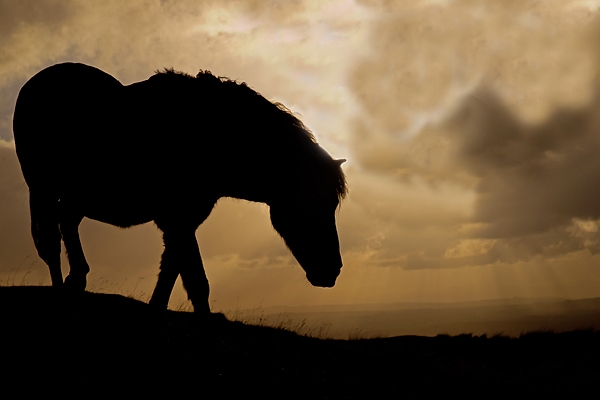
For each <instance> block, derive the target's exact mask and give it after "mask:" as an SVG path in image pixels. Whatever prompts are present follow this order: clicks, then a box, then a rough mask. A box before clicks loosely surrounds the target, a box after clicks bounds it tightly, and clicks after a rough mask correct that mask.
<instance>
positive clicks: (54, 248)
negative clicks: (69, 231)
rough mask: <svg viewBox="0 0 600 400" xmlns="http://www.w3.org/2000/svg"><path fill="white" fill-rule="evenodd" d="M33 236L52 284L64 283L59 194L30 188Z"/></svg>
mask: <svg viewBox="0 0 600 400" xmlns="http://www.w3.org/2000/svg"><path fill="white" fill-rule="evenodd" d="M29 207H30V212H31V236H32V237H33V242H34V244H35V248H36V250H37V252H38V255H39V256H40V258H41V259H42V260H44V262H45V263H46V264H48V268H49V269H50V279H51V280H52V286H60V285H62V283H63V279H62V272H61V270H60V252H61V246H60V240H61V233H60V225H59V212H58V207H59V200H58V196H55V195H53V194H52V192H47V191H43V190H36V189H32V188H30V190H29Z"/></svg>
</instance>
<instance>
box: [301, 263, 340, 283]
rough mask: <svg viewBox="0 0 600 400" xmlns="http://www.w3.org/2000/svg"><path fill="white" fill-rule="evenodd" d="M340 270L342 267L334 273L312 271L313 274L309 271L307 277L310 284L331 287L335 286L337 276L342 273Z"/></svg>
mask: <svg viewBox="0 0 600 400" xmlns="http://www.w3.org/2000/svg"><path fill="white" fill-rule="evenodd" d="M340 272H341V267H340V268H339V269H338V270H337V271H336V272H335V273H333V274H332V273H328V274H324V273H321V272H319V273H312V274H308V273H307V274H306V279H308V281H309V282H310V284H311V285H313V286H318V287H324V288H331V287H334V286H335V281H336V280H337V277H338V276H339V275H340Z"/></svg>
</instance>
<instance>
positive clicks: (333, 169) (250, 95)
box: [150, 68, 348, 202]
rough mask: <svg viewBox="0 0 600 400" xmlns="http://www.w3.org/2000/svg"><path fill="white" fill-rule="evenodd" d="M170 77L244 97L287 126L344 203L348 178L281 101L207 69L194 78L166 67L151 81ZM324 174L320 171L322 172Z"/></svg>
mask: <svg viewBox="0 0 600 400" xmlns="http://www.w3.org/2000/svg"><path fill="white" fill-rule="evenodd" d="M156 78H168V79H172V80H174V81H175V80H177V81H180V82H182V83H183V82H189V83H195V84H198V85H201V86H202V88H203V90H210V91H214V92H213V93H215V92H216V93H223V94H221V96H227V95H229V94H232V96H231V97H233V96H235V97H236V98H243V99H245V100H247V101H249V102H252V103H253V104H254V105H256V106H257V108H260V109H262V110H264V111H265V112H266V113H268V114H270V115H271V117H273V118H274V119H275V122H274V123H277V124H280V125H281V126H284V127H285V128H286V129H285V130H286V131H287V132H288V135H290V136H289V137H288V138H287V139H288V140H290V141H292V142H294V144H295V145H299V146H301V147H302V148H304V149H305V150H306V151H307V153H308V154H310V155H312V157H314V158H315V159H317V160H321V161H322V164H323V165H324V167H325V168H323V171H325V172H326V176H323V178H324V180H325V181H326V182H328V183H329V184H330V185H331V186H333V189H334V190H335V193H336V195H337V197H338V201H340V202H341V201H342V200H343V199H344V198H345V197H346V195H347V194H348V185H347V182H346V176H345V175H344V172H343V171H342V168H341V167H340V164H339V163H338V162H336V161H335V160H333V159H332V158H331V156H330V155H329V154H328V153H327V152H325V151H324V150H323V149H322V148H321V147H320V146H319V145H318V142H317V139H316V138H315V136H314V134H313V133H312V132H311V131H310V129H308V127H307V126H306V125H304V123H303V122H302V121H301V120H300V119H298V117H296V116H295V115H294V113H293V112H292V111H291V110H290V109H289V108H287V107H286V106H285V105H283V104H281V103H279V102H273V101H270V100H268V99H266V98H265V97H263V96H262V95H261V94H260V93H258V92H257V91H255V90H254V89H252V88H251V87H250V86H248V85H247V84H246V83H245V82H238V81H237V80H234V79H230V78H228V77H225V76H216V75H213V74H212V73H211V72H210V71H208V70H200V71H199V72H198V74H197V75H196V76H192V75H190V74H188V73H185V72H182V71H176V70H174V69H173V68H165V69H164V70H163V71H160V70H157V71H155V75H153V76H152V77H151V78H150V79H156ZM323 171H320V172H321V173H322V172H323Z"/></svg>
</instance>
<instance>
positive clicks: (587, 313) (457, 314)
mask: <svg viewBox="0 0 600 400" xmlns="http://www.w3.org/2000/svg"><path fill="white" fill-rule="evenodd" d="M229 315H230V317H231V318H234V319H238V320H243V321H248V322H251V323H260V324H263V325H268V326H280V325H282V324H284V325H285V324H287V325H290V326H299V325H300V323H301V322H302V321H303V322H304V324H303V329H304V330H306V331H307V332H308V330H312V331H314V332H313V333H317V334H319V333H320V332H324V331H326V334H327V336H329V337H332V338H338V339H348V338H349V337H350V338H356V337H364V338H371V337H392V336H400V335H421V336H435V335H438V334H440V333H444V334H449V335H458V334H461V333H464V332H469V333H473V334H475V335H482V334H486V335H495V334H503V335H507V336H512V337H518V336H519V335H520V334H522V333H526V332H532V331H540V330H541V331H545V330H546V331H554V332H564V331H571V330H575V329H600V298H592V299H581V300H564V299H557V298H512V299H503V300H483V301H474V302H459V303H392V304H358V305H323V306H312V307H268V308H264V309H254V310H239V311H238V312H237V314H236V313H230V314H229Z"/></svg>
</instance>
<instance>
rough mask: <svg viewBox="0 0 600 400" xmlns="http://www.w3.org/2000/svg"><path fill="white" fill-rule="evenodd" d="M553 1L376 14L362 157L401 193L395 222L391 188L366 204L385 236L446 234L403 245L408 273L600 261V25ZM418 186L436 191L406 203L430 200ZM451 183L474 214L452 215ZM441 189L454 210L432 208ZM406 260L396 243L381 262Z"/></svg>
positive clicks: (363, 66)
mask: <svg viewBox="0 0 600 400" xmlns="http://www.w3.org/2000/svg"><path fill="white" fill-rule="evenodd" d="M550 3H552V4H551V5H550ZM550 3H548V4H541V3H539V2H529V1H524V2H503V3H502V4H501V5H500V4H495V3H493V4H492V3H485V4H484V3H481V2H474V1H456V2H452V3H451V4H450V3H449V4H444V3H440V4H433V3H430V4H429V5H423V4H420V3H419V4H417V3H410V4H409V3H404V2H402V3H399V2H386V1H372V2H365V4H367V5H368V6H369V7H372V8H373V9H376V10H378V11H379V12H381V18H380V20H379V21H378V23H377V24H375V25H374V28H373V31H372V38H371V39H372V40H371V42H370V45H371V47H372V48H371V51H370V52H369V53H368V57H365V58H364V60H363V61H362V62H360V63H359V64H358V65H357V66H356V67H355V68H354V72H353V74H352V76H351V81H350V82H351V87H352V89H353V91H354V93H355V95H356V98H357V101H358V102H359V104H360V105H361V106H362V111H363V112H362V114H360V115H358V116H357V117H356V120H355V124H354V131H353V133H352V139H351V147H352V150H353V154H354V156H355V159H356V160H357V161H358V162H359V163H360V166H361V167H362V168H363V170H364V171H368V172H369V173H371V174H375V175H379V176H387V177H388V179H389V184H390V185H392V186H396V188H397V189H396V190H395V192H396V195H395V197H393V198H392V197H389V198H388V199H387V203H386V205H385V211H383V210H384V208H383V207H382V206H381V201H380V198H381V190H378V191H374V190H370V191H367V192H364V193H363V192H361V194H360V195H359V196H358V197H357V198H356V199H357V200H359V201H360V196H364V195H365V194H366V193H369V195H367V197H369V198H370V199H371V200H370V201H360V202H361V204H362V205H363V206H364V207H365V209H366V210H372V211H371V212H373V210H380V214H381V215H383V214H385V215H386V216H387V217H388V219H389V221H388V222H387V223H384V224H383V225H382V226H387V228H386V229H387V233H386V237H394V236H396V239H395V240H400V239H401V236H402V235H400V234H399V232H400V231H401V230H400V227H402V226H404V227H406V226H415V225H418V224H421V225H422V226H425V227H431V226H436V225H437V226H438V227H439V228H440V230H441V231H443V232H445V233H443V234H440V235H438V237H437V238H435V239H433V240H432V242H433V241H435V242H436V243H435V244H434V243H427V242H422V243H421V244H415V247H414V248H413V249H410V248H406V247H405V246H403V245H401V246H400V247H403V248H404V251H403V253H402V254H404V255H405V256H406V261H405V262H404V263H403V264H402V265H403V266H404V267H405V268H410V269H412V268H417V269H418V268H439V267H453V266H462V265H484V264H490V263H495V262H498V261H501V262H510V263H514V262H518V261H531V260H533V259H534V258H535V257H542V258H543V259H550V258H552V257H556V256H558V255H561V254H567V253H571V252H578V251H586V252H588V253H591V254H595V253H596V252H597V246H598V245H597V243H598V237H596V236H597V222H596V221H597V220H598V219H600V202H599V201H598V200H599V199H600V158H598V156H597V155H598V154H599V150H600V118H599V117H598V116H599V115H600V113H599V111H600V101H599V100H598V99H599V98H600V91H599V90H597V88H598V87H600V86H599V85H598V81H597V78H596V76H597V72H596V71H597V70H598V68H600V64H599V63H598V58H599V57H598V51H597V45H598V41H597V35H596V33H597V32H598V26H600V23H599V22H598V21H597V19H596V18H595V17H594V16H593V15H592V14H591V13H590V12H589V11H586V10H585V9H584V8H581V5H578V4H576V3H569V4H566V3H560V2H550ZM549 43H553V45H552V46H548V44H549ZM583 66H585V67H583ZM570 68H575V69H577V70H578V71H577V72H576V71H575V70H572V69H570ZM394 181H395V183H393V182H394ZM414 182H427V183H428V184H429V185H430V186H431V187H432V188H433V189H432V190H431V191H430V193H429V197H427V196H424V197H423V199H422V200H421V201H420V202H416V203H415V207H410V206H408V207H407V201H406V200H407V198H410V197H411V196H410V195H407V194H402V192H403V191H404V192H408V191H414V190H420V191H421V193H425V191H424V190H423V188H422V187H419V186H418V185H416V186H415V183H414ZM452 185H454V187H455V188H461V190H462V191H463V193H465V196H463V197H462V200H459V201H463V203H462V204H463V207H460V206H456V207H447V208H446V212H445V213H444V212H442V210H443V209H444V204H445V203H444V201H445V202H446V203H447V202H449V201H450V198H449V197H448V192H445V193H444V192H443V191H440V190H439V188H440V187H446V188H448V187H453V186H452ZM386 190H387V191H388V192H389V191H391V189H390V188H387V189H386ZM436 190H437V191H438V195H439V196H443V197H444V198H443V200H444V201H439V202H436V201H432V200H430V201H427V200H425V199H426V198H430V197H431V196H435V191H436ZM466 193H472V194H473V196H474V201H470V198H469V196H467V195H466ZM458 198H459V199H460V197H458ZM464 207H467V208H468V209H469V210H470V212H464ZM444 215H445V217H444ZM391 221H394V222H391ZM461 222H462V224H461ZM393 224H395V225H396V226H397V228H393V227H392V225H393ZM585 224H587V225H585ZM461 225H464V226H469V227H470V228H469V229H461V228H460V226H461ZM582 226H587V228H582ZM586 229H587V230H586ZM392 232H397V233H396V234H394V233H392ZM386 254H387V255H386ZM399 254H400V252H395V251H394V246H393V245H392V243H391V242H390V243H389V244H387V245H386V246H383V247H382V250H381V251H380V252H379V255H380V257H381V260H380V261H381V262H382V263H385V261H384V260H385V259H386V258H387V259H390V260H394V259H395V257H397V256H398V255H399Z"/></svg>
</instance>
